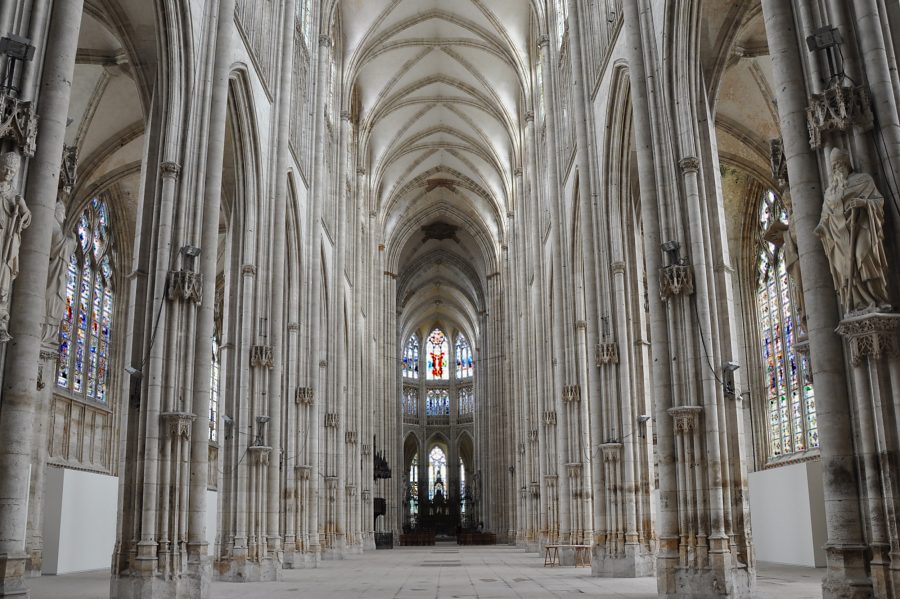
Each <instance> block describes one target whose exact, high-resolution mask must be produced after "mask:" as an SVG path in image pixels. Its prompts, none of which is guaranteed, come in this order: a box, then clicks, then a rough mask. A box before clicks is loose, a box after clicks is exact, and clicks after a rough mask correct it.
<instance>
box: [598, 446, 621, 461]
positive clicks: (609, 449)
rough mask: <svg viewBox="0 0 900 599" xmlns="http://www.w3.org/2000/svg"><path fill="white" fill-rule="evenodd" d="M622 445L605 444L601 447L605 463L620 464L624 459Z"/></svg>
mask: <svg viewBox="0 0 900 599" xmlns="http://www.w3.org/2000/svg"><path fill="white" fill-rule="evenodd" d="M622 447H623V446H622V444H621V443H603V444H601V445H600V452H601V454H603V461H604V462H618V461H620V460H621V459H622Z"/></svg>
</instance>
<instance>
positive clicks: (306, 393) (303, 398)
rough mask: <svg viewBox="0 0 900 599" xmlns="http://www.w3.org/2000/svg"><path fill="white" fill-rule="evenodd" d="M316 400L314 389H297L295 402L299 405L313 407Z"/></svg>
mask: <svg viewBox="0 0 900 599" xmlns="http://www.w3.org/2000/svg"><path fill="white" fill-rule="evenodd" d="M314 398H315V392H314V391H313V388H312V387H297V389H296V390H295V391H294V401H295V402H296V403H298V404H304V405H307V406H308V405H311V404H312V402H313V399H314Z"/></svg>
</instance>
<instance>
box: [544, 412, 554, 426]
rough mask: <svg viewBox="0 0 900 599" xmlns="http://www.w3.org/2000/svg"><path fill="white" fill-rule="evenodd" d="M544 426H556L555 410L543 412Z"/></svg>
mask: <svg viewBox="0 0 900 599" xmlns="http://www.w3.org/2000/svg"><path fill="white" fill-rule="evenodd" d="M544 424H545V425H547V426H556V410H547V411H546V412H544Z"/></svg>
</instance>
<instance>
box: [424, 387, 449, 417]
mask: <svg viewBox="0 0 900 599" xmlns="http://www.w3.org/2000/svg"><path fill="white" fill-rule="evenodd" d="M425 415H426V416H449V415H450V393H449V392H448V391H447V390H446V389H430V390H429V391H428V395H427V396H426V398H425Z"/></svg>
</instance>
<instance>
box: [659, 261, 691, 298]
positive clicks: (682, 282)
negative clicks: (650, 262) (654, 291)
mask: <svg viewBox="0 0 900 599" xmlns="http://www.w3.org/2000/svg"><path fill="white" fill-rule="evenodd" d="M693 293H694V271H693V269H692V268H691V267H690V266H689V265H687V264H672V265H671V266H664V267H662V268H660V269H659V297H660V299H662V300H663V301H664V302H665V301H668V300H670V299H672V298H673V297H676V296H678V295H682V294H683V295H691V294H693Z"/></svg>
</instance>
